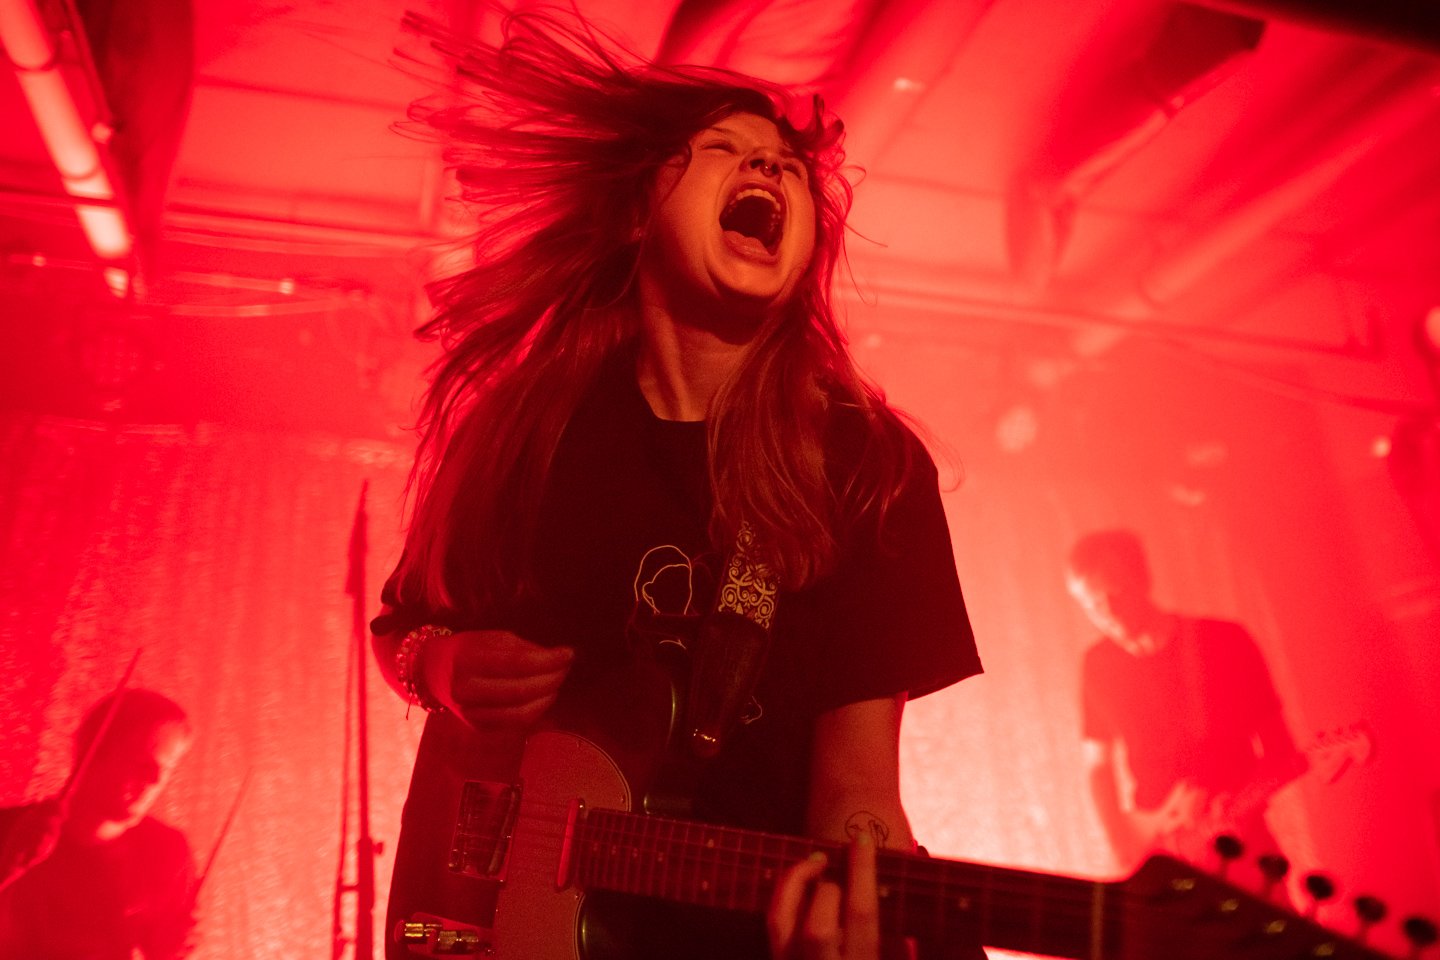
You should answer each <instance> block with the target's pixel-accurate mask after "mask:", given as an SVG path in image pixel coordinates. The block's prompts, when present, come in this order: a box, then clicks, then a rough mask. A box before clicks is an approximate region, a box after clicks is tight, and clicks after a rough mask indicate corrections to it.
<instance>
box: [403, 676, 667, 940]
mask: <svg viewBox="0 0 1440 960" xmlns="http://www.w3.org/2000/svg"><path fill="white" fill-rule="evenodd" d="M677 711H678V700H677V696H676V689H675V686H674V684H673V683H672V681H671V679H670V675H669V673H667V672H666V670H665V669H664V668H663V667H661V666H660V665H659V664H657V663H655V662H653V661H648V660H642V661H636V662H634V663H632V664H630V665H629V666H628V667H627V668H626V669H625V670H624V671H615V672H609V671H607V672H605V673H604V674H603V675H592V676H585V675H577V676H576V677H575V678H574V682H573V683H571V684H569V685H567V688H566V690H565V691H564V694H563V696H562V698H561V701H560V703H559V704H558V705H557V706H556V708H555V709H554V710H553V711H552V713H551V716H550V717H549V718H548V720H547V725H546V727H545V728H543V729H541V730H540V731H538V732H536V733H534V734H532V735H531V736H530V737H528V738H526V739H525V740H524V741H523V742H521V741H519V740H515V741H511V742H504V741H497V740H495V739H494V738H489V737H484V736H482V735H480V734H478V733H476V732H475V731H473V730H471V729H469V728H468V727H465V726H464V725H463V724H461V723H460V722H459V721H457V720H455V719H454V718H453V717H448V716H442V717H436V718H432V720H431V723H433V724H437V730H436V731H435V733H434V739H435V741H436V742H435V743H434V744H422V749H421V752H422V754H423V753H424V752H425V750H426V748H427V747H431V748H433V750H434V752H435V754H436V755H437V757H439V758H443V760H444V761H447V762H446V763H445V764H444V765H443V766H442V765H441V764H440V763H439V762H438V761H437V763H436V764H435V769H436V770H438V773H436V774H435V775H432V777H431V778H430V780H428V781H427V783H426V789H424V790H423V791H415V790H413V789H412V795H411V797H410V799H409V800H408V801H407V807H406V815H405V825H404V827H403V829H402V832H401V839H400V848H399V851H398V855H397V860H396V871H395V878H394V882H393V884H392V892H391V901H390V909H389V926H390V927H391V936H390V937H389V938H388V940H387V944H386V950H387V953H386V956H387V957H388V958H390V960H402V958H404V960H409V958H414V957H424V956H450V955H474V954H479V955H488V956H491V957H493V958H496V960H622V958H628V957H630V956H632V955H633V954H632V952H631V944H630V943H629V942H628V941H629V940H630V939H631V938H632V934H630V933H629V931H630V930H631V929H633V928H636V927H638V926H640V925H641V924H642V923H643V920H642V919H639V918H637V917H635V916H633V914H634V913H635V907H634V901H633V899H632V898H629V897H626V896H623V895H616V894H611V893H609V892H607V891H598V892H594V893H586V892H585V891H583V890H582V889H581V888H580V887H579V886H577V885H575V884H569V885H568V886H562V885H560V883H559V882H558V880H557V872H558V871H559V869H560V867H561V859H562V854H563V851H564V849H565V840H566V836H565V828H566V824H567V821H569V820H570V819H572V818H575V817H583V815H584V814H585V812H587V811H588V810H591V809H609V810H621V811H630V810H664V811H665V812H677V811H680V812H683V811H684V809H685V802H684V799H683V798H681V797H679V796H677V794H676V793H675V791H676V790H681V789H683V785H682V784H680V783H678V782H677V783H676V784H674V790H671V791H665V790H662V789H660V783H661V781H662V780H664V779H665V778H666V776H667V774H666V773H665V772H663V771H672V770H683V769H684V768H683V767H680V766H673V768H672V766H667V765H666V763H665V761H666V756H667V744H668V742H669V740H670V738H671V735H672V732H673V728H674V724H675V722H676V720H677ZM426 736H427V738H429V737H431V736H432V734H431V732H430V731H429V730H427V732H426ZM417 766H418V763H417ZM669 775H671V776H674V777H675V779H676V780H677V781H680V780H683V779H684V778H683V776H682V775H679V774H675V773H673V772H672V773H671V774H669ZM631 784H637V785H642V786H648V787H649V788H650V790H649V792H645V793H641V792H637V791H636V790H634V789H632V786H631ZM417 793H418V794H419V795H418V796H417ZM411 805H415V807H416V809H414V810H412V809H411ZM407 927H408V932H409V941H408V942H404V941H406V939H407V938H406V933H407Z"/></svg>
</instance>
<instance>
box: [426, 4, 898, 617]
mask: <svg viewBox="0 0 1440 960" xmlns="http://www.w3.org/2000/svg"><path fill="white" fill-rule="evenodd" d="M407 26H408V27H409V28H410V29H411V30H413V31H415V32H416V33H418V34H419V35H420V36H422V37H423V38H425V40H426V41H427V43H428V44H429V47H430V49H431V50H432V51H433V52H436V53H439V54H440V55H441V57H442V61H443V62H445V63H447V64H449V67H450V69H451V70H452V71H453V77H454V78H455V79H456V82H455V84H454V89H453V90H452V91H451V95H452V97H458V99H452V100H450V101H448V102H444V103H440V104H435V103H430V102H425V101H422V102H421V103H418V104H416V105H413V106H412V108H411V112H410V115H411V119H412V121H416V122H418V123H419V124H423V125H424V126H425V127H426V128H428V129H430V130H432V131H434V132H436V133H438V134H439V135H440V137H441V138H442V139H443V141H444V143H445V144H446V160H447V162H448V163H450V164H451V165H452V166H453V167H454V168H455V169H456V171H457V176H458V179H459V181H460V183H461V185H462V188H463V198H464V199H465V200H466V201H468V202H469V203H470V205H471V206H472V208H473V210H474V212H475V215H476V217H477V218H478V226H479V229H478V232H477V235H476V239H475V251H474V252H475V265H474V266H473V267H472V268H470V269H468V270H466V271H464V272H462V273H460V274H458V275H456V276H453V277H451V278H449V279H447V280H444V281H441V282H439V283H436V284H434V285H433V286H432V287H431V290H430V293H431V297H432V300H433V302H434V303H435V305H436V307H437V312H436V314H435V316H434V318H433V319H431V320H430V321H429V322H428V323H426V324H425V325H424V326H422V327H421V328H420V330H419V335H420V336H421V337H422V338H429V339H438V340H440V341H441V343H442V345H443V346H444V354H443V355H442V357H441V359H440V360H439V361H437V363H436V365H435V367H434V368H433V370H432V380H431V383H430V387H429V390H428V392H427V394H426V397H425V401H424V406H423V409H422V414H421V421H420V427H421V444H420V454H419V457H418V458H417V460H416V464H415V470H414V473H413V474H412V478H411V480H412V489H411V492H412V496H413V497H414V510H413V515H412V518H411V523H410V527H409V531H408V535H407V540H406V547H405V553H404V557H403V559H402V560H401V566H400V570H399V578H398V583H399V587H400V597H401V600H402V601H404V602H419V603H424V604H426V605H428V606H430V607H432V608H435V609H441V610H445V609H449V610H461V611H467V612H470V613H472V614H473V613H478V612H483V611H492V610H495V609H500V608H504V607H505V606H506V605H508V604H509V603H510V602H512V601H514V600H516V599H518V598H519V597H521V596H523V595H524V594H525V593H526V592H527V589H528V588H529V587H530V586H532V584H531V583H530V582H529V577H530V565H531V562H532V558H533V553H534V546H535V545H534V542H533V535H534V529H535V527H536V521H537V517H538V514H539V509H540V498H541V493H542V490H543V487H544V480H545V476H546V473H547V471H548V469H549V466H550V463H551V460H552V458H553V455H554V452H555V449H556V446H557V444H558V443H559V440H560V436H561V433H562V432H563V431H564V429H565V425H566V424H567V423H568V422H569V420H570V418H571V416H572V415H573V413H574V412H575V410H576V408H577V406H578V405H579V403H580V401H581V399H582V398H583V396H584V395H585V393H586V391H587V390H588V389H589V388H590V387H591V385H592V384H593V383H594V382H595V380H596V377H597V375H598V374H599V372H600V370H601V368H602V366H603V364H604V362H605V360H606V358H607V357H608V356H610V355H611V354H612V353H613V352H614V351H616V350H619V349H623V348H625V346H626V345H627V343H630V342H633V341H634V339H635V338H636V337H637V336H638V333H639V323H638V310H637V299H636V291H635V287H636V284H635V282H634V280H635V275H636V270H637V266H638V263H639V258H640V254H641V249H642V245H643V242H644V240H643V238H644V235H645V227H646V224H647V221H648V218H649V213H650V207H651V199H650V191H651V188H652V185H653V183H654V181H655V178H656V175H657V172H658V171H659V170H660V168H661V167H662V166H664V165H665V164H666V163H667V162H669V161H672V160H673V159H674V158H675V157H676V156H688V154H687V150H688V143H689V139H690V137H691V136H693V135H694V134H695V133H696V132H698V131H700V130H702V129H704V128H705V127H707V126H709V125H711V124H713V123H715V122H717V121H718V120H720V119H722V118H724V117H726V116H729V115H731V114H734V113H738V112H744V113H753V114H756V115H759V116H762V117H765V118H766V119H769V120H771V121H773V122H775V123H776V124H777V126H778V127H779V128H780V130H781V133H782V135H783V136H784V137H785V138H786V139H787V141H788V142H789V143H790V145H791V146H792V148H793V149H795V150H796V152H797V153H798V154H799V155H800V156H801V157H802V159H803V160H804V162H805V164H806V166H807V167H808V168H809V173H810V177H809V182H810V190H811V192H812V194H813V196H814V198H815V203H816V221H817V222H816V243H815V253H814V256H813V258H812V261H811V263H810V266H809V268H808V270H807V273H806V275H805V276H804V278H803V280H802V283H801V285H800V287H799V289H798V291H797V293H796V294H795V296H794V297H793V299H792V302H791V303H790V304H789V308H788V309H787V310H786V311H784V315H783V316H779V317H776V318H772V319H771V320H770V321H767V323H766V325H765V326H764V327H762V328H761V330H760V331H759V332H758V333H757V335H756V338H755V340H754V342H753V343H752V344H751V345H750V347H749V348H748V350H747V352H746V355H745V356H744V358H743V360H742V361H741V363H740V364H739V365H738V368H737V370H736V372H735V374H734V375H733V376H732V377H731V378H730V380H729V381H728V382H727V383H726V384H725V385H724V386H722V388H721V389H720V391H719V393H718V394H717V396H716V398H715V400H714V403H713V405H712V408H711V413H710V416H709V418H708V436H709V449H710V476H711V486H712V490H713V493H714V511H713V515H712V517H711V524H710V526H711V536H712V538H713V540H714V542H715V545H716V546H717V547H723V546H724V545H726V544H729V543H733V542H734V537H735V535H736V534H737V532H738V530H739V526H740V524H741V522H742V519H743V520H744V521H745V522H748V523H749V524H750V525H751V527H752V528H753V529H754V531H755V533H756V534H757V536H758V537H759V541H760V542H761V543H762V544H764V545H765V549H766V552H767V558H768V559H769V560H770V562H771V565H772V567H773V568H774V569H775V571H776V572H777V574H778V575H779V576H780V578H781V582H782V583H784V584H785V585H787V586H790V587H796V586H801V585H803V584H805V583H807V582H810V581H811V580H813V579H814V577H816V576H817V575H819V574H820V573H823V572H824V571H825V570H827V569H828V568H829V567H830V566H831V564H832V563H833V561H834V558H835V554H836V549H837V540H836V530H837V525H838V524H841V523H843V522H844V521H845V520H846V519H847V518H855V517H858V516H860V515H862V514H865V513H867V512H869V511H871V510H879V511H881V512H883V510H884V508H885V507H886V506H887V505H888V503H889V502H890V500H891V499H893V497H894V495H895V492H896V491H897V490H898V488H899V486H900V485H901V484H902V483H903V481H904V479H905V476H906V474H907V473H908V470H909V464H910V456H911V455H912V453H913V451H912V449H911V445H910V444H909V443H908V442H907V435H906V433H905V431H904V430H903V428H902V427H901V425H900V422H899V420H898V418H897V416H896V415H895V414H894V413H893V412H892V411H891V410H890V409H889V408H888V407H887V406H886V405H885V403H884V401H883V399H882V398H881V397H880V395H879V393H878V392H877V391H876V390H875V389H874V388H873V387H871V386H870V385H869V384H868V383H866V382H865V381H864V380H863V379H862V378H861V377H860V376H859V375H858V374H857V372H856V371H855V368H854V366H853V364H852V363H851V361H850V358H849V355H848V352H847V350H846V345H845V339H844V336H843V335H842V333H841V332H840V330H839V327H838V325H837V323H836V321H835V317H834V314H833V311H832V309H831V304H830V297H829V292H830V286H831V282H832V278H833V275H834V271H835V268H836V265H837V263H838V262H839V260H840V258H841V256H842V249H843V243H842V242H843V231H844V224H845V217H846V215H847V213H848V212H849V206H850V186H849V184H848V182H846V181H845V180H844V178H843V177H841V176H840V174H839V166H840V164H841V162H842V160H843V154H842V152H841V150H840V140H841V136H842V133H841V130H842V128H841V125H840V123H839V122H838V121H836V120H833V119H828V118H827V117H826V115H825V113H824V111H823V108H822V107H821V105H820V104H819V103H818V101H816V102H815V103H814V104H813V109H812V111H811V117H810V120H809V122H808V123H807V124H806V125H804V126H803V127H797V126H796V125H795V124H793V123H791V121H790V120H789V119H788V109H789V106H790V104H789V102H788V100H787V98H786V96H785V94H784V92H783V91H782V90H780V89H779V88H776V87H773V86H771V85H769V84H766V83H763V82H761V81H756V80H752V79H750V78H747V77H742V76H740V75H738V74H734V73H731V72H728V71H721V70H715V69H703V68H666V67H659V66H655V65H653V64H648V63H645V62H643V61H641V60H639V59H638V58H633V57H630V56H628V55H622V54H620V53H618V52H616V51H618V49H619V48H618V46H617V45H615V44H612V43H610V42H608V41H604V40H602V38H600V37H598V36H597V35H596V34H595V33H594V32H593V30H591V29H590V28H589V27H587V26H585V25H584V24H583V23H576V22H571V21H570V20H569V19H568V18H567V19H566V20H563V21H562V20H560V19H557V18H556V17H553V16H548V15H541V14H534V13H524V14H510V15H507V16H506V18H505V21H504V29H503V37H504V39H503V41H502V42H501V43H500V44H498V45H493V46H492V45H488V44H481V43H471V42H461V41H457V40H455V39H454V38H453V37H450V36H448V35H447V34H445V33H444V32H443V31H442V30H441V29H440V28H438V27H436V26H434V25H433V24H430V23H429V22H427V21H424V20H422V19H420V18H418V17H415V16H413V15H412V16H411V17H409V18H407ZM837 404H844V405H846V406H849V407H852V408H854V409H855V410H856V411H857V412H858V414H859V416H860V418H861V420H862V421H863V423H864V424H865V430H866V433H867V436H868V438H869V442H868V443H867V449H866V456H865V458H864V460H865V463H866V466H867V468H866V469H864V470H861V471H857V472H856V474H855V475H853V476H851V477H849V478H847V482H848V486H846V488H845V489H843V490H841V491H838V492H837V491H834V490H832V488H831V485H830V483H829V482H827V477H826V473H825V459H824V455H823V440H824V431H825V429H826V424H827V422H828V421H829V412H830V410H831V408H833V407H834V406H835V405H837ZM837 493H838V495H837ZM462 539H463V540H464V541H465V548H464V550H463V556H464V563H465V567H464V569H463V571H462V570H461V569H459V566H458V564H459V563H460V559H459V557H460V555H461V553H460V552H459V551H457V545H458V544H459V543H460V542H461V540H462Z"/></svg>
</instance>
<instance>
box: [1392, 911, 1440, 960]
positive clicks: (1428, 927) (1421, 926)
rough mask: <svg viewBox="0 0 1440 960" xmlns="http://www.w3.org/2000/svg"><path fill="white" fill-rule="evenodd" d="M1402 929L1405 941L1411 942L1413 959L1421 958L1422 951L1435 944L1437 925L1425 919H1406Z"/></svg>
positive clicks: (1401, 926) (1401, 925)
mask: <svg viewBox="0 0 1440 960" xmlns="http://www.w3.org/2000/svg"><path fill="white" fill-rule="evenodd" d="M1400 929H1401V930H1403V931H1404V932H1405V939H1406V940H1409V941H1410V947H1411V950H1410V956H1411V957H1412V958H1414V957H1418V956H1420V951H1421V950H1424V949H1425V948H1426V947H1428V946H1431V945H1432V944H1434V942H1435V924H1434V923H1433V922H1432V921H1430V920H1429V919H1427V918H1425V917H1406V918H1405V922H1404V923H1402V924H1400Z"/></svg>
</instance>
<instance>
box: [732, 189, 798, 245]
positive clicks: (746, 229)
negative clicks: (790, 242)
mask: <svg viewBox="0 0 1440 960" xmlns="http://www.w3.org/2000/svg"><path fill="white" fill-rule="evenodd" d="M752 198H754V199H761V200H764V201H765V205H766V207H767V208H768V210H769V216H768V217H766V218H765V221H766V222H763V223H756V222H755V213H754V212H752V213H751V214H750V215H749V216H748V218H747V219H748V223H746V224H740V223H735V222H734V221H731V220H730V218H731V217H732V215H733V214H734V213H735V211H736V209H737V208H738V207H739V206H740V203H741V201H744V200H749V199H752ZM784 216H785V208H784V206H783V205H782V204H781V202H780V200H779V198H777V197H776V196H775V194H773V193H771V192H770V191H769V190H766V189H763V188H761V187H745V188H743V189H741V190H739V191H738V192H737V193H736V194H735V196H733V197H732V198H731V199H730V202H729V203H727V204H726V205H725V212H724V213H722V214H721V216H720V220H721V223H722V225H725V224H726V223H727V221H729V222H730V224H732V225H730V226H726V229H736V230H739V231H740V232H742V233H744V234H746V235H747V236H753V237H755V238H756V239H758V240H760V242H761V243H763V244H764V245H765V246H766V247H767V248H771V249H773V248H774V246H775V244H777V243H778V242H779V241H780V234H781V233H782V232H783V230H784V226H783V221H784Z"/></svg>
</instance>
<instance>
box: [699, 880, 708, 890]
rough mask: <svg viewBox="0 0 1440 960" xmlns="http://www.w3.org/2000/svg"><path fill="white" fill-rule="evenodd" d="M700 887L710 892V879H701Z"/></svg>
mask: <svg viewBox="0 0 1440 960" xmlns="http://www.w3.org/2000/svg"><path fill="white" fill-rule="evenodd" d="M700 889H701V890H704V891H706V892H709V890H710V881H709V880H701V881H700Z"/></svg>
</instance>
